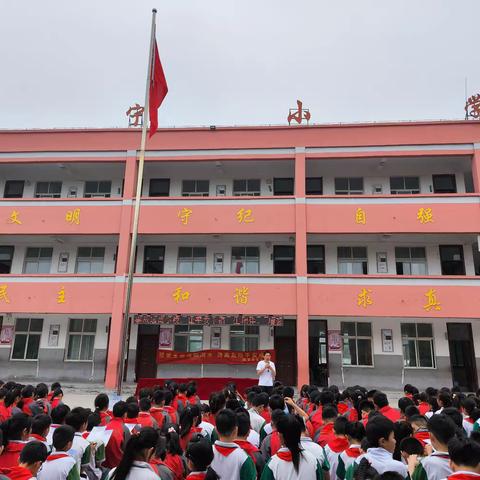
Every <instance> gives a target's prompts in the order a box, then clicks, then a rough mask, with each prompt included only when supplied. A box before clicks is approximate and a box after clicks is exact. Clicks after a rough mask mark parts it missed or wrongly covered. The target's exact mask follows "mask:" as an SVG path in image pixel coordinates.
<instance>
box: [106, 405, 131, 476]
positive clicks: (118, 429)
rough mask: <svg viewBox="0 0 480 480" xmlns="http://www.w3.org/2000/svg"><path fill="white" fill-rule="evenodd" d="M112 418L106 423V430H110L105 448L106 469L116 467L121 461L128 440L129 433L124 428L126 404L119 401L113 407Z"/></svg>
mask: <svg viewBox="0 0 480 480" xmlns="http://www.w3.org/2000/svg"><path fill="white" fill-rule="evenodd" d="M112 413H113V418H112V419H111V420H110V422H109V423H108V425H107V427H106V430H112V432H113V433H112V436H111V437H110V440H109V442H108V444H107V446H106V447H105V463H104V466H105V467H107V468H114V467H116V466H118V464H119V463H120V461H121V460H122V456H123V452H124V451H125V445H126V444H127V442H128V440H129V438H130V431H129V430H128V428H127V427H126V426H125V419H126V418H127V404H126V402H124V401H119V402H117V403H116V404H115V405H114V406H113V411H112Z"/></svg>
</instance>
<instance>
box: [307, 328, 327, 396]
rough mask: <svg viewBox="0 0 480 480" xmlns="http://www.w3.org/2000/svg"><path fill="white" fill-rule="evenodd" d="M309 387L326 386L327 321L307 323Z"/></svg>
mask: <svg viewBox="0 0 480 480" xmlns="http://www.w3.org/2000/svg"><path fill="white" fill-rule="evenodd" d="M308 347H309V348H308V352H309V354H308V358H309V365H310V385H317V386H319V387H326V386H328V352H327V321H326V320H310V321H309V322H308Z"/></svg>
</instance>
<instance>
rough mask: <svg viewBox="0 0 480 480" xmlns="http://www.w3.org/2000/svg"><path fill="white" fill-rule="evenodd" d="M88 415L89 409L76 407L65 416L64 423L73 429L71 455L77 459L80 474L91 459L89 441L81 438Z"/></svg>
mask: <svg viewBox="0 0 480 480" xmlns="http://www.w3.org/2000/svg"><path fill="white" fill-rule="evenodd" d="M89 415H90V410H88V409H86V408H82V407H76V408H74V409H72V410H71V411H70V413H69V414H68V415H67V416H66V417H65V424H66V425H70V426H71V427H72V428H73V430H74V431H75V435H74V438H73V447H72V449H73V451H74V452H75V453H74V454H73V457H74V458H75V460H76V461H77V466H78V472H79V474H82V473H83V472H84V471H85V469H86V468H87V467H88V465H89V464H90V463H91V461H92V449H91V446H90V442H89V441H88V440H86V439H85V438H83V433H84V432H85V431H86V430H87V424H88V416H89Z"/></svg>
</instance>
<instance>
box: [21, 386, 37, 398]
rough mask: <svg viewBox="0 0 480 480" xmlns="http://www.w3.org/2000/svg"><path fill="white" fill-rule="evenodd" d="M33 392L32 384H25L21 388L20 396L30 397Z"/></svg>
mask: <svg viewBox="0 0 480 480" xmlns="http://www.w3.org/2000/svg"><path fill="white" fill-rule="evenodd" d="M34 393H35V388H34V386H33V385H26V386H25V387H23V388H22V398H30V397H33V394H34Z"/></svg>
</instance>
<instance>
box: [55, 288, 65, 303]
mask: <svg viewBox="0 0 480 480" xmlns="http://www.w3.org/2000/svg"><path fill="white" fill-rule="evenodd" d="M57 303H65V287H62V288H61V289H60V290H59V291H58V292H57Z"/></svg>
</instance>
